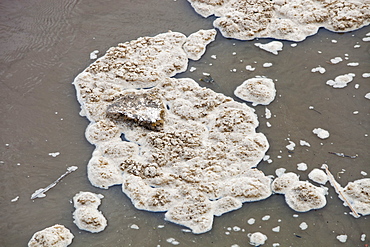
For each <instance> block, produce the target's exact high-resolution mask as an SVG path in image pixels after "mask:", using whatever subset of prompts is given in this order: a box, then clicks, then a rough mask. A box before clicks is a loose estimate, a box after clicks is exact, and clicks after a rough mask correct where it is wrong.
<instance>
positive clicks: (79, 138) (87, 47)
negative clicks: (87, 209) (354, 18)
mask: <svg viewBox="0 0 370 247" xmlns="http://www.w3.org/2000/svg"><path fill="white" fill-rule="evenodd" d="M0 23H1V26H0V37H1V38H0V76H1V79H0V83H1V84H0V104H1V108H0V113H1V121H0V131H1V135H0V161H1V163H0V181H1V182H0V190H1V194H0V209H1V211H0V230H1V231H0V246H6V247H10V246H26V245H27V242H28V241H29V239H30V238H31V236H32V234H33V233H34V232H36V231H39V230H41V229H44V228H45V227H48V226H51V225H54V224H57V223H59V224H64V225H65V226H66V227H68V228H69V229H70V230H71V231H72V232H73V234H74V235H75V238H74V241H73V243H72V245H71V246H157V245H160V246H172V245H171V244H169V243H167V242H166V240H167V239H168V238H171V237H172V238H175V239H176V240H177V241H179V242H180V246H231V245H233V244H238V245H239V246H249V244H248V237H247V233H248V232H254V231H261V232H263V233H264V234H266V235H267V236H268V240H267V242H266V244H265V246H272V245H273V243H280V246H314V245H315V246H340V245H342V246H364V245H365V244H366V243H369V238H370V222H369V217H361V218H359V219H355V218H353V217H352V216H349V215H346V214H344V212H348V211H349V210H348V208H345V207H343V206H342V203H341V201H340V200H339V199H338V198H337V196H336V194H335V193H334V190H333V189H331V188H330V191H329V192H330V194H329V196H328V197H327V199H328V204H327V206H326V207H325V208H323V209H321V210H318V211H312V212H308V213H296V212H294V211H293V210H291V209H290V208H289V207H288V206H287V205H286V204H285V202H284V198H283V196H280V195H274V196H271V197H270V198H268V199H267V200H264V201H261V202H255V203H246V204H244V206H243V208H242V209H240V210H237V211H234V212H231V213H228V214H226V215H223V216H221V217H217V218H215V222H214V227H213V229H212V231H210V232H208V233H205V234H201V235H193V234H191V233H184V232H183V231H182V230H181V229H183V227H181V226H178V225H175V224H172V223H168V222H165V221H164V220H163V217H164V215H163V214H162V213H150V212H144V211H139V210H136V209H135V208H134V207H133V206H132V204H131V202H130V201H129V199H128V198H127V197H126V196H125V195H124V194H123V193H122V192H121V188H120V186H115V187H113V188H110V189H109V190H100V189H97V188H94V187H93V186H91V185H90V183H89V181H88V180H87V177H86V164H87V161H88V160H89V158H90V155H91V152H92V150H93V147H92V146H91V145H90V144H89V143H88V142H87V141H86V140H85V138H84V131H85V128H86V126H87V124H88V121H87V120H86V119H85V118H81V117H79V115H78V113H79V104H78V102H77V100H76V97H75V90H74V87H73V86H72V84H71V82H72V81H73V79H74V77H75V76H76V75H77V74H78V73H80V72H81V71H82V70H83V69H84V68H85V67H87V66H88V65H89V64H90V63H91V62H92V61H91V60H90V59H89V54H90V52H92V51H93V50H99V51H100V55H102V54H103V53H104V52H105V51H106V50H107V49H108V48H109V47H110V46H114V45H116V44H117V43H119V42H124V41H129V40H132V39H136V38H137V37H140V36H153V35H156V34H158V33H162V32H166V31H167V30H173V31H179V32H182V33H184V34H187V35H188V34H190V33H192V32H195V31H197V30H199V29H208V28H212V21H211V20H210V19H203V18H201V17H200V16H198V15H197V14H196V13H195V12H194V11H193V10H192V9H191V7H190V5H189V4H188V3H187V1H185V0H177V1H173V0H162V1H159V0H158V1H154V0H153V1H148V0H135V1H130V0H121V1H119V0H110V1H86V0H82V1H78V0H75V1H73V0H30V1H18V0H3V1H1V2H0ZM369 32H370V27H365V28H363V29H361V30H357V31H355V32H351V33H346V34H335V33H330V32H327V31H325V30H321V31H320V32H319V34H318V35H315V36H313V37H309V38H308V39H306V40H305V41H304V42H301V43H298V46H297V47H294V48H293V47H291V46H290V44H291V42H284V49H283V51H282V52H280V54H279V55H278V56H274V55H272V54H270V53H267V52H265V51H263V50H260V49H259V48H257V47H255V46H254V43H255V41H252V42H240V41H236V40H228V39H224V38H223V37H222V36H221V35H218V37H217V40H216V41H215V42H213V43H212V44H210V45H209V46H208V49H207V52H206V54H205V55H204V56H203V58H202V59H201V60H200V61H197V62H190V63H189V68H190V67H192V66H194V67H196V68H197V70H196V71H195V72H193V73H190V72H186V73H183V74H181V75H178V77H192V78H194V79H195V80H199V79H200V78H202V77H203V75H202V72H208V73H211V75H212V77H213V78H214V80H215V82H214V83H213V84H206V83H203V82H201V85H202V86H207V87H210V88H212V89H214V90H215V91H217V92H222V93H224V94H226V95H229V96H233V91H234V89H235V88H236V86H238V85H239V84H241V83H242V82H243V81H244V80H246V79H248V78H251V77H254V76H256V75H264V76H267V77H269V78H272V79H277V82H276V88H277V95H278V97H277V98H276V100H275V101H274V102H273V103H272V104H271V105H269V106H268V108H269V109H270V110H271V112H272V114H273V115H276V117H275V116H274V117H272V118H271V119H269V120H268V121H269V122H270V123H271V125H272V127H270V128H268V127H266V121H267V120H266V119H265V118H263V117H260V118H259V119H260V127H259V128H258V131H260V132H263V133H265V134H266V136H267V137H268V139H269V142H270V145H271V147H270V150H269V151H268V154H269V155H270V156H271V158H272V159H273V163H271V164H268V163H267V162H262V163H261V164H260V165H259V168H260V169H261V170H263V171H264V172H265V173H266V174H274V171H275V169H277V168H280V167H285V168H287V170H288V171H294V172H297V173H298V174H299V175H301V179H303V180H305V179H307V174H308V172H309V171H310V170H311V169H313V168H316V167H320V166H321V164H323V163H327V164H328V165H329V167H330V169H331V170H332V172H333V174H337V173H338V172H340V171H341V170H342V169H345V172H344V173H343V174H338V175H339V176H340V178H338V182H340V183H341V184H342V185H346V184H347V182H348V181H353V180H355V179H359V178H363V177H364V176H362V175H361V173H360V172H361V171H365V172H367V173H368V174H370V167H369V160H370V153H369V148H370V141H369V137H368V136H366V134H370V118H369V115H370V107H369V105H370V101H369V100H367V99H365V98H364V95H365V94H366V93H367V92H370V79H369V78H363V77H362V76H361V75H362V73H365V72H368V73H369V72H370V42H363V41H362V38H363V37H365V34H366V33H369ZM331 40H337V43H333V42H332V41H331ZM259 42H262V43H265V42H267V40H260V41H259ZM356 44H360V45H361V47H360V48H357V49H355V48H353V46H354V45H356ZM318 51H321V52H322V53H318ZM233 52H236V55H233ZM213 54H214V55H217V59H216V60H214V59H212V58H211V55H213ZM345 54H348V58H349V59H348V61H347V60H344V61H343V62H341V63H340V64H337V65H331V64H328V63H327V61H328V60H329V59H330V58H333V57H336V56H341V57H342V58H344V57H345ZM240 60H242V62H241V61H240ZM255 62H256V63H255ZM265 62H271V63H273V66H272V67H270V68H263V67H262V64H263V63H265ZM348 62H359V63H360V65H359V66H357V67H348V66H347V65H346V64H347V63H348ZM210 63H212V65H209V64H210ZM246 65H252V66H253V67H256V70H255V71H253V72H251V71H246V70H245V66H246ZM318 65H321V66H323V67H325V68H326V69H327V72H326V73H325V74H322V75H321V74H319V73H311V72H310V71H311V69H312V68H314V67H317V66H318ZM233 69H236V71H237V72H230V70H233ZM349 72H353V73H355V74H356V77H355V79H354V80H353V81H352V82H351V83H350V84H349V85H348V86H347V87H346V88H343V89H333V88H332V87H329V86H327V85H325V82H326V81H327V80H328V79H334V78H335V77H336V76H338V75H341V74H345V73H349ZM355 84H359V88H358V89H355ZM309 106H314V107H315V109H316V110H317V111H319V112H320V113H318V112H316V111H313V110H309V109H308V107H309ZM264 109H265V107H264V106H258V107H256V111H257V113H258V115H259V116H262V115H263V114H264ZM354 111H358V112H359V113H358V114H353V112H354ZM316 127H322V128H324V129H327V130H329V132H330V135H331V136H330V138H329V139H327V140H321V139H318V138H317V137H316V136H315V135H313V134H312V129H313V128H316ZM286 138H290V140H292V141H294V142H295V143H296V144H298V143H299V140H301V139H303V140H306V141H308V142H309V143H310V144H311V147H310V148H307V147H301V146H299V145H297V147H296V149H295V150H294V153H292V154H289V153H288V152H287V149H286V148H285V146H286V145H287V144H289V143H288V141H287V140H286ZM321 143H322V144H321ZM52 152H60V155H59V156H57V157H55V158H53V157H52V156H50V155H49V153H52ZM328 152H343V153H346V154H350V155H353V154H358V158H356V159H348V158H340V157H336V156H334V155H332V154H329V153H328ZM288 155H290V156H291V157H289V156H288ZM278 156H281V158H278ZM300 162H304V163H307V164H308V167H309V169H308V171H306V172H300V171H297V169H296V164H298V163H300ZM71 165H76V166H78V167H79V169H78V170H77V171H76V172H74V173H72V174H71V175H69V176H68V177H66V178H65V179H63V181H62V182H61V183H60V184H58V185H57V186H56V187H55V188H53V189H52V190H50V191H49V192H48V193H47V197H46V198H43V199H37V200H35V201H32V200H30V196H31V194H32V193H33V192H34V191H35V190H36V189H38V188H40V187H45V186H47V185H48V184H49V183H51V182H53V181H54V180H55V179H56V178H57V177H59V176H60V175H61V174H63V173H64V172H65V171H66V168H67V167H68V166H71ZM367 177H369V175H367ZM79 191H92V192H97V193H101V194H103V195H104V196H105V198H104V199H103V201H102V205H101V206H100V210H101V211H102V212H103V214H104V215H105V216H106V218H107V219H108V227H107V228H106V230H105V231H103V232H102V233H99V234H91V233H88V232H81V231H79V229H78V228H77V227H76V226H75V225H74V224H73V222H72V221H73V220H72V212H73V210H74V209H73V205H72V204H71V202H70V200H71V199H72V197H73V196H74V195H75V194H76V193H77V192H79ZM16 196H19V200H18V201H16V202H11V200H12V199H13V198H15V197H16ZM293 214H297V215H299V217H293ZM265 215H270V216H271V218H270V219H269V220H268V221H262V220H261V218H262V217H263V216H265ZM250 218H255V219H256V223H254V224H253V225H249V224H248V223H247V221H248V219H250ZM303 221H305V222H306V223H307V224H308V229H307V230H305V231H302V230H301V229H300V228H299V224H300V223H301V222H303ZM132 224H136V225H138V226H139V227H140V229H139V230H134V229H131V228H130V226H131V225H132ZM158 225H164V228H158ZM234 226H238V227H240V228H241V229H245V231H234V230H232V229H231V230H228V229H227V228H228V227H231V228H233V227H234ZM276 226H280V232H273V231H272V228H274V227H276ZM227 232H229V234H227ZM363 233H365V234H366V235H367V240H366V241H365V242H362V241H360V236H361V234H363ZM340 234H347V235H348V240H347V242H346V243H345V244H342V243H340V242H339V241H338V240H337V239H336V236H337V235H340Z"/></svg>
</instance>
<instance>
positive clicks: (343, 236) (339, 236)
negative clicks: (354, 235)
mask: <svg viewBox="0 0 370 247" xmlns="http://www.w3.org/2000/svg"><path fill="white" fill-rule="evenodd" d="M347 238H348V236H347V235H345V234H341V235H338V236H337V239H338V241H339V242H341V243H345V242H347Z"/></svg>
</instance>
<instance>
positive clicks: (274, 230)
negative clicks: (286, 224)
mask: <svg viewBox="0 0 370 247" xmlns="http://www.w3.org/2000/svg"><path fill="white" fill-rule="evenodd" d="M271 230H272V231H273V232H280V226H276V227H274V228H272V229H271Z"/></svg>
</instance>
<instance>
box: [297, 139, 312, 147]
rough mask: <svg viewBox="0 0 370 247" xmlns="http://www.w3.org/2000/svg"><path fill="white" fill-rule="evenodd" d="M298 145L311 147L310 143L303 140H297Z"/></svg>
mask: <svg viewBox="0 0 370 247" xmlns="http://www.w3.org/2000/svg"><path fill="white" fill-rule="evenodd" d="M299 145H301V146H307V147H311V145H310V143H308V142H307V141H304V140H299Z"/></svg>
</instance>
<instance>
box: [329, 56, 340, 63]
mask: <svg viewBox="0 0 370 247" xmlns="http://www.w3.org/2000/svg"><path fill="white" fill-rule="evenodd" d="M342 61H343V58H341V57H335V58H332V59H330V62H331V63H332V64H337V63H340V62H342Z"/></svg>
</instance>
